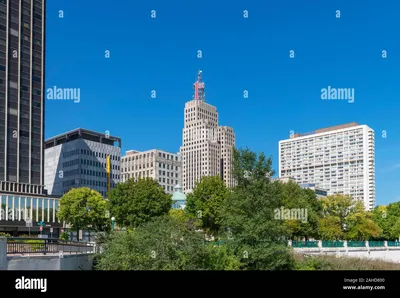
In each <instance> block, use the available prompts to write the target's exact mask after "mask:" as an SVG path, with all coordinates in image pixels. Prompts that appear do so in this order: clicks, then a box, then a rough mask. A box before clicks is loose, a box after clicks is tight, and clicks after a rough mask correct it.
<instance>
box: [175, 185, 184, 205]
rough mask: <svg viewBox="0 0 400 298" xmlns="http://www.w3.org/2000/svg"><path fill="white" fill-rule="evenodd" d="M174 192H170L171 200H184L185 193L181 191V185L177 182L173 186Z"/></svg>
mask: <svg viewBox="0 0 400 298" xmlns="http://www.w3.org/2000/svg"><path fill="white" fill-rule="evenodd" d="M174 190H175V192H174V193H173V194H172V200H174V201H184V200H186V195H185V194H184V193H183V192H182V187H181V186H180V185H179V184H177V185H176V186H175V187H174Z"/></svg>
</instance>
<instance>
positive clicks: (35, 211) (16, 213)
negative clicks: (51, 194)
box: [0, 195, 58, 223]
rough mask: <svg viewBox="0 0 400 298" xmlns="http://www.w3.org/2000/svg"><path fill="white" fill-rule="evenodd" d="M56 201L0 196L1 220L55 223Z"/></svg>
mask: <svg viewBox="0 0 400 298" xmlns="http://www.w3.org/2000/svg"><path fill="white" fill-rule="evenodd" d="M57 209H58V200H57V199H52V198H32V197H22V196H4V195H3V196H1V208H0V213H1V214H0V217H1V219H2V220H27V219H32V220H33V221H44V222H46V223H47V222H57V221H58V220H57V214H56V210H57Z"/></svg>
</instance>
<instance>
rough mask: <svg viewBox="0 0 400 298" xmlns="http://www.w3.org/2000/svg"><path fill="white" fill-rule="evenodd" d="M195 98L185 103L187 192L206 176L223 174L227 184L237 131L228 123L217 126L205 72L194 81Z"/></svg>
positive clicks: (230, 182)
mask: <svg viewBox="0 0 400 298" xmlns="http://www.w3.org/2000/svg"><path fill="white" fill-rule="evenodd" d="M193 87H194V96H193V100H191V101H189V102H187V103H186V104H185V115H184V128H183V138H182V139H183V144H182V146H181V150H180V152H181V155H182V182H183V185H182V186H183V192H184V193H188V192H190V191H192V190H193V188H194V187H195V182H196V181H200V179H201V178H202V177H203V176H220V177H221V178H222V179H223V180H224V181H225V183H226V185H227V186H228V187H231V186H233V185H234V181H233V178H232V175H231V172H230V171H231V168H232V149H233V147H234V146H235V134H234V132H233V129H232V128H231V127H228V126H218V112H217V108H216V107H214V106H212V105H210V104H208V103H206V101H205V92H204V87H205V84H204V83H203V81H202V72H201V71H199V73H198V77H197V81H196V82H195V83H194V85H193Z"/></svg>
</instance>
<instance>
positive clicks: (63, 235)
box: [60, 232, 69, 241]
mask: <svg viewBox="0 0 400 298" xmlns="http://www.w3.org/2000/svg"><path fill="white" fill-rule="evenodd" d="M60 239H62V240H66V241H68V240H69V233H67V232H62V233H61V235H60Z"/></svg>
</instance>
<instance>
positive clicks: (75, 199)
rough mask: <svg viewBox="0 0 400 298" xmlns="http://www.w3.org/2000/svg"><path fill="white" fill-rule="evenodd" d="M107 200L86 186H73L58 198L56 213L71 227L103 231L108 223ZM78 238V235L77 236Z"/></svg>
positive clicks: (76, 229)
mask: <svg viewBox="0 0 400 298" xmlns="http://www.w3.org/2000/svg"><path fill="white" fill-rule="evenodd" d="M106 214H107V202H106V201H105V200H104V199H103V197H102V195H101V194H100V193H98V192H97V191H95V190H92V189H90V188H87V187H80V188H73V189H71V190H70V191H69V192H67V193H66V194H65V195H63V196H62V198H61V199H60V207H59V211H58V213H57V216H58V218H59V219H60V220H61V221H65V222H66V223H68V224H70V225H71V229H72V230H74V231H77V235H79V231H80V230H85V229H87V230H94V231H104V230H108V229H109V226H110V223H109V221H110V220H109V219H108V218H107V216H106ZM78 238H79V237H78Z"/></svg>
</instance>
